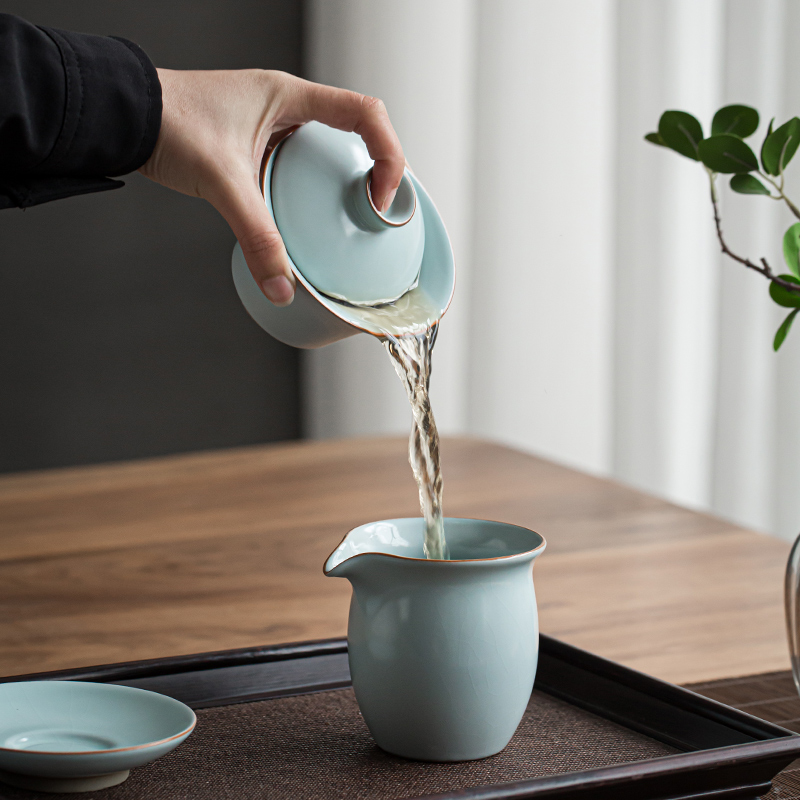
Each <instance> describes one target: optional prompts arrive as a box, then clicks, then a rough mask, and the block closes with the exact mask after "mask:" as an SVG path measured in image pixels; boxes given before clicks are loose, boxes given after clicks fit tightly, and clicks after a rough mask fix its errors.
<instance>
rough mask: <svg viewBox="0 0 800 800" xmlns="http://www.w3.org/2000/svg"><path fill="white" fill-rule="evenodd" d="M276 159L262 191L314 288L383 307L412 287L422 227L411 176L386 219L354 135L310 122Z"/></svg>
mask: <svg viewBox="0 0 800 800" xmlns="http://www.w3.org/2000/svg"><path fill="white" fill-rule="evenodd" d="M273 158H274V165H273V168H272V173H271V180H270V185H269V186H265V187H264V189H265V193H266V191H267V190H268V191H269V192H270V198H271V201H272V211H273V214H274V217H275V223H276V224H277V226H278V230H279V231H280V233H281V236H282V237H283V241H284V244H285V245H286V250H287V252H288V253H289V257H290V258H291V260H292V262H293V263H294V266H295V268H296V269H297V270H299V271H300V273H301V274H302V275H303V277H304V278H305V279H306V280H307V281H308V282H309V283H310V284H311V285H312V286H313V287H314V288H315V289H316V290H317V291H319V292H322V293H323V294H326V295H328V296H330V297H333V298H335V299H337V300H345V301H347V302H349V303H353V304H356V305H378V304H380V303H386V302H390V301H392V300H396V299H397V298H398V297H400V296H401V295H403V294H405V293H406V292H407V291H408V290H409V289H411V288H413V286H414V285H415V284H416V282H417V280H418V278H419V272H420V265H421V264H422V257H423V253H424V250H425V224H424V222H423V214H422V213H421V211H420V210H419V208H418V203H417V195H416V192H415V190H414V185H413V183H412V181H411V179H410V178H409V175H408V173H407V172H406V173H405V174H404V175H403V179H402V181H401V182H400V186H399V188H398V190H397V194H396V195H395V199H394V202H393V203H392V205H391V207H390V208H389V209H388V211H387V212H386V213H385V214H383V213H381V212H380V211H379V210H378V209H377V208H376V207H375V205H374V203H373V202H372V197H371V195H370V190H369V184H370V178H371V175H372V164H373V161H372V159H371V158H370V157H369V153H368V152H367V148H366V146H365V145H364V142H363V141H362V140H361V137H360V136H358V135H357V134H355V133H346V132H345V131H339V130H336V129H334V128H329V127H328V126H327V125H322V124H321V123H319V122H309V123H307V124H306V125H303V126H302V127H301V128H299V129H298V130H296V131H295V132H294V133H292V135H291V136H288V137H287V138H286V139H284V140H283V142H281V144H280V145H279V146H278V149H277V151H276V152H275V153H274V154H273Z"/></svg>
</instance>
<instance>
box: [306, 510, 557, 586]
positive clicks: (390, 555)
mask: <svg viewBox="0 0 800 800" xmlns="http://www.w3.org/2000/svg"><path fill="white" fill-rule="evenodd" d="M395 519H422V517H395ZM444 519H463V520H467V521H469V522H490V523H493V524H495V525H507V526H510V527H512V528H521V529H522V530H524V531H528V532H529V533H534V534H536V536H538V537H539V538H540V539H541V540H542V542H541V544H539V545H537V546H536V547H534V548H533V549H532V550H523V551H522V552H521V553H511V554H510V555H507V556H490V557H488V558H417V557H416V556H398V555H396V554H395V553H378V552H375V551H374V550H370V551H368V552H366V553H356V554H355V555H354V556H349V557H348V558H346V559H344V561H340V562H339V564H337V565H336V567H338V566H339V565H340V564H344V562H345V561H351V560H352V559H354V558H359V556H369V555H373V556H386V557H387V558H397V559H399V560H400V561H420V562H427V563H430V564H478V563H483V562H487V561H507V560H509V559H512V558H519V557H520V556H529V555H538V554H539V553H541V552H542V551H543V550H545V549H546V547H547V539H545V538H544V536H542V534H541V533H539V532H538V531H534V530H532V529H531V528H526V527H525V526H524V525H517V524H516V523H515V522H501V521H500V520H497V519H477V518H476V517H445V518H444ZM391 521H392V520H375V522H391ZM375 522H363V523H362V524H361V525H356V526H355V528H351V529H350V530H349V531H347V533H346V534H345V535H344V536H343V537H342V538H341V540H340V541H339V544H337V545H336V547H334V548H333V550H331V552H330V553H329V554H328V557H327V558H326V559H325V561H324V562H323V565H322V574H323V575H325V577H328V575H329V574H330V572H332V571H333V570H334V569H336V567H331V569H330V570H328V569H326V568H325V565H326V564H327V563H328V562H329V561H330V560H331V556H333V554H334V553H335V552H336V551H337V550H338V549H339V548H340V547H341V546H342V545H343V544H344V542H345V540H346V539H347V537H348V536H349V535H350V534H351V533H352V532H353V531H354V530H356V529H357V528H361V527H363V526H364V525H374V524H375Z"/></svg>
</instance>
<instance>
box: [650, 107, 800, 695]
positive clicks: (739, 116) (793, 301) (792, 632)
mask: <svg viewBox="0 0 800 800" xmlns="http://www.w3.org/2000/svg"><path fill="white" fill-rule="evenodd" d="M758 121H759V116H758V111H756V109H754V108H750V107H749V106H743V105H731V106H725V107H724V108H721V109H719V111H717V113H716V114H714V118H713V120H712V121H711V135H710V136H708V137H704V136H703V128H702V125H701V124H700V122H699V121H698V120H697V119H696V118H695V117H693V116H692V115H691V114H687V113H686V112H685V111H665V112H664V113H663V114H662V115H661V119H660V120H659V122H658V131H656V132H654V133H648V134H647V135H646V136H645V139H646V140H647V141H648V142H652V143H653V144H656V145H659V146H661V147H666V148H668V149H670V150H674V151H675V152H676V153H679V154H680V155H682V156H685V157H686V158H691V159H692V160H693V161H697V162H698V164H700V165H702V167H703V169H705V171H706V173H707V175H708V181H709V187H710V194H711V205H712V208H713V212H714V225H715V228H716V232H717V239H718V240H719V244H720V247H721V248H722V252H723V253H725V255H726V256H728V257H729V258H732V259H733V260H734V261H737V262H738V263H739V264H742V265H743V266H744V267H747V268H748V269H752V270H755V271H756V272H759V273H761V274H762V275H763V276H764V277H765V278H766V279H767V280H768V281H769V294H770V297H771V298H772V299H773V300H774V301H775V302H776V303H777V304H778V305H779V306H783V307H785V308H788V309H790V311H789V313H788V315H787V316H786V318H785V319H784V320H783V322H782V323H781V326H780V327H779V328H778V330H777V331H776V333H775V339H774V341H773V348H774V349H775V350H778V349H779V348H780V346H781V345H782V344H783V342H784V340H785V339H786V337H787V335H788V334H789V331H790V329H791V327H792V323H793V322H794V318H795V317H796V316H797V313H798V311H800V222H795V223H794V224H793V225H791V226H790V227H789V228H788V230H787V231H786V233H785V234H784V236H783V258H784V261H785V262H786V269H787V270H788V272H780V273H776V272H775V270H774V269H773V267H772V266H771V265H770V263H769V262H768V261H767V259H766V258H764V257H761V258H758V260H757V261H753V260H751V259H750V258H746V257H745V256H741V255H738V254H737V253H735V252H734V251H733V250H731V248H730V247H729V246H728V243H727V242H726V240H725V237H724V235H723V232H722V219H721V218H720V211H719V196H718V193H717V180H718V177H719V176H720V175H730V176H731V178H730V182H729V183H730V188H731V189H732V190H733V191H734V192H738V193H739V194H751V195H760V196H762V197H766V198H770V199H772V200H777V201H778V202H780V203H785V204H786V206H787V207H788V208H789V210H790V211H791V212H792V214H793V215H794V216H795V217H796V218H797V219H798V220H800V209H798V207H797V206H796V205H795V204H794V203H793V202H792V201H791V200H790V199H789V197H787V195H786V192H785V180H784V171H785V169H786V167H787V166H788V165H789V162H790V161H791V160H792V158H793V157H794V155H795V153H796V152H797V148H798V146H800V119H798V118H797V117H792V119H790V120H789V121H788V122H785V123H783V125H781V126H780V127H778V128H775V127H774V122H775V120H774V119H773V120H771V121H770V123H769V127H768V128H767V133H766V136H765V137H764V141H763V142H762V143H761V151H760V153H759V156H760V158H759V157H757V156H756V154H755V152H754V151H753V148H752V147H751V146H750V145H749V144H748V143H747V142H746V141H745V139H747V138H748V137H750V136H752V135H753V134H754V133H755V132H756V129H757V128H758ZM798 583H800V536H798V538H797V539H796V541H795V543H794V546H793V547H792V550H791V553H790V555H789V562H788V564H787V566H786V582H785V602H786V632H787V636H788V639H789V652H790V655H791V659H792V674H793V676H794V682H795V686H796V687H797V690H798V692H800V629H799V628H800V586H799V585H798Z"/></svg>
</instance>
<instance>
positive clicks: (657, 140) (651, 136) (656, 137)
mask: <svg viewBox="0 0 800 800" xmlns="http://www.w3.org/2000/svg"><path fill="white" fill-rule="evenodd" d="M644 138H645V139H646V140H647V141H648V142H652V143H653V144H657V145H660V146H661V147H667V143H666V142H665V141H664V140H663V139H662V138H661V134H660V133H658V132H655V133H648V134H647V136H645V137H644Z"/></svg>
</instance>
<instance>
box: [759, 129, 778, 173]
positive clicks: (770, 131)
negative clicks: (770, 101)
mask: <svg viewBox="0 0 800 800" xmlns="http://www.w3.org/2000/svg"><path fill="white" fill-rule="evenodd" d="M774 123H775V117H773V118H772V119H771V120H770V121H769V125H768V126H767V133H766V135H765V136H764V141H763V143H762V145H761V166H764V145H766V143H767V139H769V137H770V136H771V135H772V126H773V124H774ZM766 171H767V168H766V167H764V172H766Z"/></svg>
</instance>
